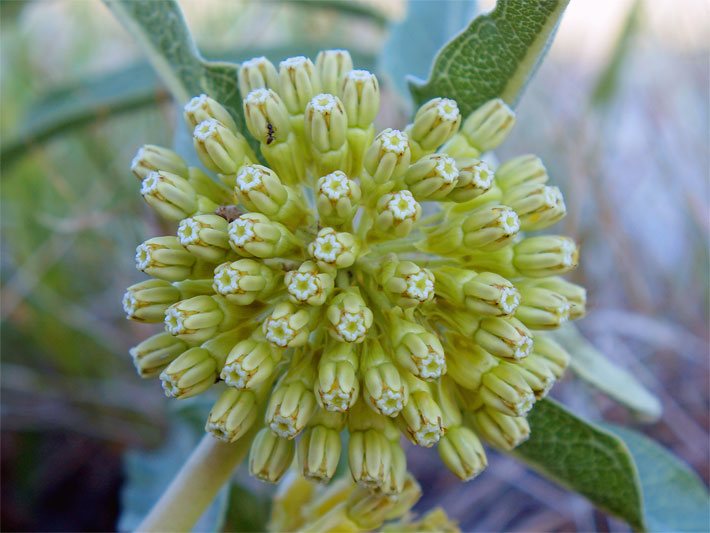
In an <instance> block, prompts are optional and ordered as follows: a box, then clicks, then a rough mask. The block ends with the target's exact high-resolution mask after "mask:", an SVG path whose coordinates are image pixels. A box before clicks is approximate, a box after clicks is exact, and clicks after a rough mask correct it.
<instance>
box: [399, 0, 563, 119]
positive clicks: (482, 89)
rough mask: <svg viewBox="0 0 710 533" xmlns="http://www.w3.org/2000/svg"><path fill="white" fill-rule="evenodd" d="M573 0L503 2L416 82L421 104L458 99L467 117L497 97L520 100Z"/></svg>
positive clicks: (414, 90)
mask: <svg viewBox="0 0 710 533" xmlns="http://www.w3.org/2000/svg"><path fill="white" fill-rule="evenodd" d="M568 3H569V0H535V1H534V2H531V1H529V0H498V2H497V4H496V7H495V9H494V10H493V11H492V12H491V13H488V14H486V15H482V16H480V17H477V18H476V19H474V20H473V22H471V24H469V25H468V27H467V28H466V29H465V30H464V31H462V32H461V33H460V34H459V35H457V36H456V37H455V38H454V39H453V40H452V41H450V42H449V43H448V44H447V45H446V46H445V47H444V48H442V49H441V51H440V52H439V54H438V55H437V57H436V59H435V60H434V64H433V66H432V70H431V74H430V75H429V80H428V81H427V82H419V81H416V80H413V81H411V82H410V91H411V92H412V96H413V98H414V101H415V103H416V104H417V105H420V104H422V103H424V102H425V101H427V100H429V99H431V98H435V97H437V96H445V97H448V98H453V99H454V100H456V101H457V102H458V104H459V107H460V108H461V112H462V113H463V115H464V116H466V115H468V114H469V113H471V111H473V110H474V109H476V108H477V107H479V106H480V105H481V104H483V103H485V102H486V101H488V100H490V99H492V98H502V99H503V100H504V101H506V102H507V103H508V104H511V105H513V104H515V103H516V102H517V100H518V98H519V96H520V93H521V91H522V89H523V88H524V87H525V84H526V83H527V81H528V80H529V79H530V77H531V76H532V75H533V73H534V72H535V69H536V68H537V66H538V65H539V63H540V61H541V59H542V58H543V56H544V55H545V52H546V51H547V47H548V45H549V43H550V42H551V40H552V37H553V35H554V33H555V30H556V28H557V24H558V23H559V21H560V19H561V17H562V13H563V11H564V9H565V7H567V4H568Z"/></svg>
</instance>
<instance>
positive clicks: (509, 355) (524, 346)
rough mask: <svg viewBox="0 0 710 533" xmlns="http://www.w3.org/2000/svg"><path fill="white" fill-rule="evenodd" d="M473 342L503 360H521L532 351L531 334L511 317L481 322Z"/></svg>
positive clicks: (487, 319)
mask: <svg viewBox="0 0 710 533" xmlns="http://www.w3.org/2000/svg"><path fill="white" fill-rule="evenodd" d="M518 309H519V308H518ZM474 340H475V341H476V342H477V343H478V344H479V345H480V346H481V347H482V348H483V349H485V350H487V351H489V352H490V353H491V354H493V355H495V356H496V357H502V358H504V359H515V360H517V359H523V358H524V357H527V356H528V355H530V353H531V352H532V349H533V337H532V333H530V331H529V330H528V329H527V328H526V327H525V326H524V325H523V323H522V322H520V321H519V320H518V319H517V318H512V317H506V318H498V317H496V318H485V319H483V320H481V323H480V325H479V328H478V331H476V334H475V335H474Z"/></svg>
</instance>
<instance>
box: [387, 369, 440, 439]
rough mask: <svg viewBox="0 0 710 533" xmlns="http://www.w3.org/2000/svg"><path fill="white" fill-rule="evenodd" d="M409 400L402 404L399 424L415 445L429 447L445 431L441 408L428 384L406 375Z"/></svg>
mask: <svg viewBox="0 0 710 533" xmlns="http://www.w3.org/2000/svg"><path fill="white" fill-rule="evenodd" d="M407 383H408V384H409V401H408V402H407V405H405V406H404V409H403V410H402V413H401V415H400V418H399V419H398V420H399V421H400V424H401V425H402V426H403V427H404V430H405V432H406V435H407V437H408V438H409V440H410V441H412V442H413V443H414V444H416V445H417V446H424V447H425V448H431V447H432V446H434V444H436V443H437V442H439V439H440V438H441V437H442V436H443V435H444V434H445V433H446V428H445V427H444V421H443V415H442V413H441V408H440V407H439V406H438V405H437V403H436V401H434V397H433V395H432V394H431V391H430V390H429V386H428V384H426V383H424V382H423V381H420V380H418V379H416V378H414V377H413V376H411V375H410V376H408V379H407Z"/></svg>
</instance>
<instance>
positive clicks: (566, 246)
mask: <svg viewBox="0 0 710 533" xmlns="http://www.w3.org/2000/svg"><path fill="white" fill-rule="evenodd" d="M560 251H561V252H562V265H563V266H566V267H569V266H572V265H574V254H575V252H576V251H577V245H576V244H575V243H574V241H572V240H571V239H563V240H562V242H561V243H560Z"/></svg>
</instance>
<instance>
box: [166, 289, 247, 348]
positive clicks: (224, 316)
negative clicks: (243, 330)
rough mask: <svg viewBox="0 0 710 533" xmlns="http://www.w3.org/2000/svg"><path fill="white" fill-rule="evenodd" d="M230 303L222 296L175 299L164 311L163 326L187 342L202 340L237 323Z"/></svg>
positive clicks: (236, 317)
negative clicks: (176, 300) (178, 300)
mask: <svg viewBox="0 0 710 533" xmlns="http://www.w3.org/2000/svg"><path fill="white" fill-rule="evenodd" d="M237 320H238V316H237V314H236V313H235V312H234V308H233V306H232V305H231V304H230V303H229V302H227V301H226V300H225V299H224V298H223V297H222V296H206V295H202V296H195V297H194V298H190V299H188V300H182V301H180V302H177V303H175V304H173V305H171V306H170V307H168V310H167V311H166V312H165V329H166V330H167V331H168V333H171V334H173V335H175V336H177V337H179V338H181V339H183V340H186V341H188V342H204V341H206V340H207V339H209V338H211V337H213V336H214V335H215V334H216V333H218V332H221V331H227V330H229V329H231V328H233V327H234V326H236V324H237Z"/></svg>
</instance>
